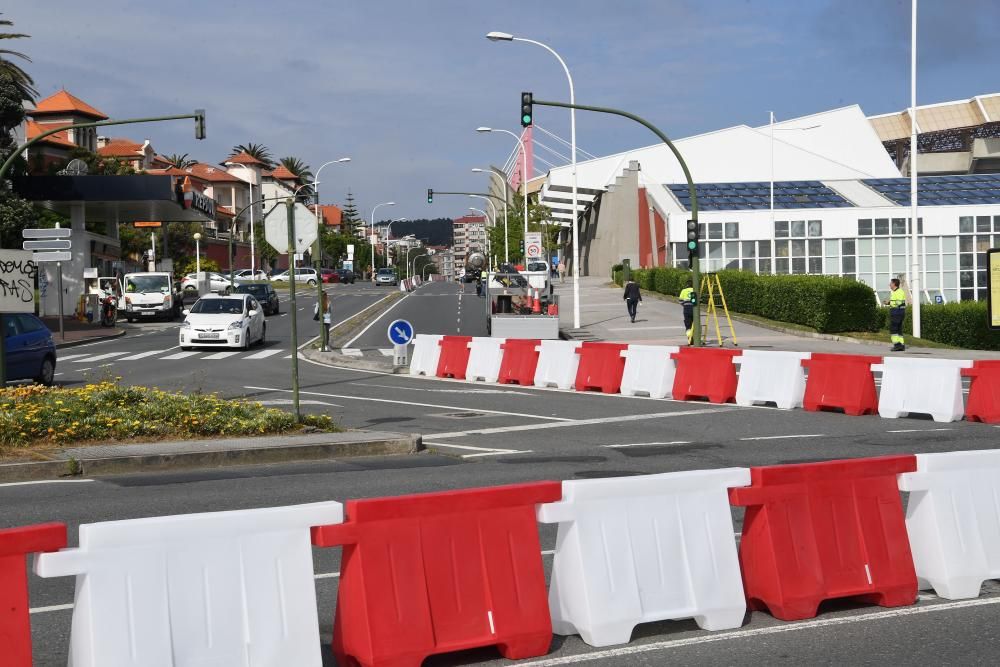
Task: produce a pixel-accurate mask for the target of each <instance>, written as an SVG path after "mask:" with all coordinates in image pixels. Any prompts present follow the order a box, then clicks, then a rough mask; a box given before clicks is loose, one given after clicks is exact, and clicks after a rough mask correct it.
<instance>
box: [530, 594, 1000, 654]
mask: <svg viewBox="0 0 1000 667" xmlns="http://www.w3.org/2000/svg"><path fill="white" fill-rule="evenodd" d="M995 604H1000V597H993V598H978V599H975V600H958V601H955V602H940V603H935V604H929V605H922V606H921V605H915V606H912V607H900V608H897V609H886V610H883V611H876V612H872V613H868V614H857V615H854V616H838V617H836V618H820V619H814V620H811V621H801V622H790V623H783V624H782V625H772V626H768V627H766V628H753V629H750V630H736V631H734V632H718V633H712V634H705V635H701V636H698V637H690V638H688V639H674V640H666V641H660V642H653V643H650V644H640V645H637V646H622V647H619V648H613V649H605V650H603V651H592V652H590V653H581V654H578V655H567V656H563V657H560V658H548V659H543V660H535V661H532V662H519V663H517V667H556V665H571V664H576V663H579V662H591V661H594V660H605V659H608V658H619V657H622V656H628V655H639V654H641V653H650V652H652V651H665V650H670V649H677V648H684V647H685V646H697V645H698V644H712V643H715V642H722V641H729V640H731V639H749V638H756V637H765V636H768V635H778V634H783V633H786V632H796V631H798V630H812V629H815V628H826V627H836V626H839V625H854V624H855V623H868V622H871V621H878V620H882V619H891V618H901V617H904V616H916V615H918V614H933V613H938V612H945V611H954V610H956V609H967V608H970V607H985V606H990V605H995Z"/></svg>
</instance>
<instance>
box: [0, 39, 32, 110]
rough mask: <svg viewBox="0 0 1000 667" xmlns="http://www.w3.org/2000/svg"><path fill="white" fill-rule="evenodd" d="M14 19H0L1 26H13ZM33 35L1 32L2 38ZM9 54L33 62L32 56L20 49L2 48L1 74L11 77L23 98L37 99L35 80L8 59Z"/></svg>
mask: <svg viewBox="0 0 1000 667" xmlns="http://www.w3.org/2000/svg"><path fill="white" fill-rule="evenodd" d="M13 25H14V22H13V21H8V20H7V19H0V27H6V26H13ZM30 36H31V35H25V34H23V33H19V32H0V40H2V39H21V38H22V37H30ZM8 56H17V57H18V58H21V59H22V60H25V61H27V62H29V63H30V62H31V58H29V57H28V56H26V55H25V54H23V53H21V52H20V51H11V50H9V49H0V76H2V77H5V78H9V79H10V81H11V83H13V84H14V86H15V88H17V92H18V94H19V95H20V96H21V99H23V100H28V101H30V102H34V101H35V95H37V94H38V91H37V90H35V82H34V80H33V79H32V78H31V76H30V75H29V74H28V73H27V72H25V71H24V70H23V69H21V68H20V66H18V65H15V64H14V63H13V62H11V61H10V60H9V59H8Z"/></svg>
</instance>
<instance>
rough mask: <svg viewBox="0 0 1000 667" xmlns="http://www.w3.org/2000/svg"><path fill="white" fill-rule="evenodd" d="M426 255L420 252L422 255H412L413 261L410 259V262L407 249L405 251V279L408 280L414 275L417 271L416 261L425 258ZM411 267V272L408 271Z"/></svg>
mask: <svg viewBox="0 0 1000 667" xmlns="http://www.w3.org/2000/svg"><path fill="white" fill-rule="evenodd" d="M428 254H429V253H426V252H422V253H420V254H418V255H414V256H413V259H412V262H411V260H410V251H409V249H407V251H406V277H407V278H409V277H410V276H412V275H413V274H414V273H416V271H417V259H418V258H420V257H425V256H426V255H428ZM411 266H412V267H413V270H412V271H411V270H410V267H411Z"/></svg>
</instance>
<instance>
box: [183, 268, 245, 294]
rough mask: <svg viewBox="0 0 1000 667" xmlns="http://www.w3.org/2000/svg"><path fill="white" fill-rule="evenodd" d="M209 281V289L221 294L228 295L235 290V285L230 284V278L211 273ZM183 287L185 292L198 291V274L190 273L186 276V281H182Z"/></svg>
mask: <svg viewBox="0 0 1000 667" xmlns="http://www.w3.org/2000/svg"><path fill="white" fill-rule="evenodd" d="M208 281H209V283H210V285H209V289H210V290H212V291H213V292H218V293H219V294H223V293H227V292H229V291H230V290H231V289H232V288H233V284H232V283H231V282H229V278H227V277H226V276H224V275H222V274H221V273H214V272H213V273H209V274H208ZM181 287H182V288H183V289H184V291H185V292H196V291H198V274H197V273H189V274H187V275H186V276H184V280H182V281H181Z"/></svg>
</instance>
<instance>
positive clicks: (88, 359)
mask: <svg viewBox="0 0 1000 667" xmlns="http://www.w3.org/2000/svg"><path fill="white" fill-rule="evenodd" d="M123 354H128V352H105V353H104V354H97V355H94V356H93V357H84V358H83V359H74V360H73V363H74V364H86V363H90V362H91V361H103V360H105V359H111V358H113V357H120V356H121V355H123Z"/></svg>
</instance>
